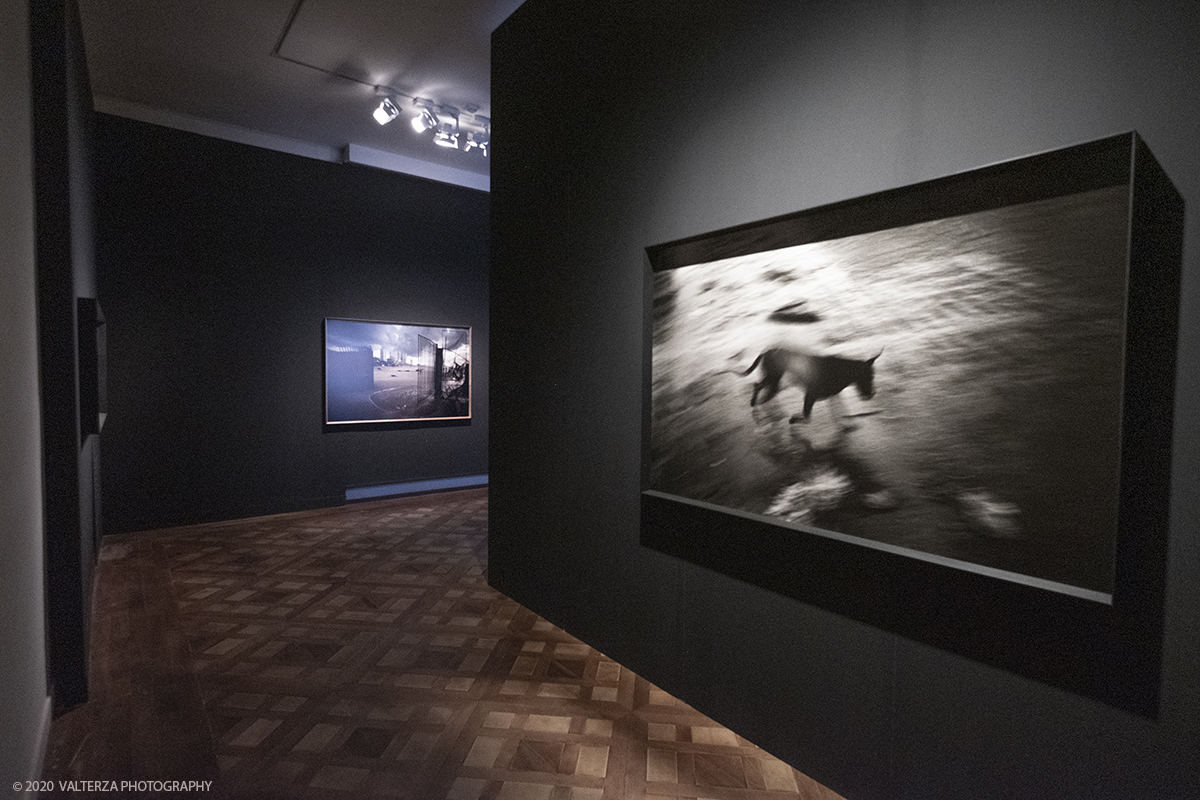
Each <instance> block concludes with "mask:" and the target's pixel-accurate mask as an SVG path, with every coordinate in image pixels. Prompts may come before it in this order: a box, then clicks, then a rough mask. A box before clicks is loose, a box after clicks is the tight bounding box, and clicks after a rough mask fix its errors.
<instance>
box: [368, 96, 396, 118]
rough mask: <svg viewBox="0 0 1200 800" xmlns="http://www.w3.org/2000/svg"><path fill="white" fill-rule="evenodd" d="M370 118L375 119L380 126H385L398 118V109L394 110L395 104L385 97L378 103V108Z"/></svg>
mask: <svg viewBox="0 0 1200 800" xmlns="http://www.w3.org/2000/svg"><path fill="white" fill-rule="evenodd" d="M371 116H373V117H375V121H376V122H378V123H379V124H380V125H387V124H388V123H389V122H391V121H392V120H394V119H395V118H396V117H398V116H400V109H398V108H396V104H395V103H393V102H392V98H390V97H385V98H383V100H382V101H380V103H379V108H377V109H375V111H374V112H372V114H371Z"/></svg>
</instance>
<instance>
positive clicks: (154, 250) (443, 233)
mask: <svg viewBox="0 0 1200 800" xmlns="http://www.w3.org/2000/svg"><path fill="white" fill-rule="evenodd" d="M96 144H97V150H96V152H97V230H98V238H97V242H98V243H97V262H98V274H99V283H100V297H101V302H102V304H103V311H104V315H105V317H106V320H107V329H108V410H109V413H108V418H107V421H106V423H105V427H104V431H103V434H102V436H103V440H104V484H103V515H104V525H105V532H106V533H118V532H123V531H134V530H144V529H150V528H158V527H164V526H170V525H179V524H189V523H196V522H204V521H211V520H218V519H232V518H237V517H245V516H252V515H258V514H269V513H278V512H286V511H294V510H301V509H308V508H316V507H322V506H330V505H338V504H341V503H342V502H343V501H344V498H345V491H346V489H347V488H354V487H365V486H375V485H381V484H393V483H401V482H406V481H415V480H426V479H439V478H447V477H459V476H469V475H479V474H485V473H487V471H488V462H487V448H488V368H487V364H488V235H489V234H488V230H489V219H488V215H489V197H488V195H487V193H485V192H479V191H476V190H471V189H464V188H460V187H456V186H450V185H446V184H440V183H434V182H431V181H427V180H423V179H420V178H414V177H410V176H406V175H398V174H395V173H389V172H383V171H377V170H373V169H370V168H367V167H361V166H356V165H350V164H331V163H326V162H321V161H315V160H310V159H306V158H301V157H298V156H292V155H287V154H283V153H278V152H274V151H269V150H263V149H259V148H255V147H250V146H246V145H241V144H234V143H230V142H226V141H222V140H217V139H211V138H207V137H204V136H199V135H195V134H191V133H184V132H180V131H176V130H171V129H167V128H161V127H157V126H154V125H148V124H145V123H141V122H135V121H132V120H128V119H123V118H119V117H112V116H107V115H104V114H98V115H97V139H96ZM326 317H348V318H354V319H372V320H384V321H394V322H412V323H428V324H432V325H442V324H447V325H470V326H472V328H473V332H472V333H473V336H472V345H473V347H472V360H473V362H474V363H473V364H472V375H471V378H472V405H473V419H472V420H471V421H470V424H468V425H459V426H444V427H436V426H429V425H425V426H421V425H410V426H408V427H401V428H399V429H397V428H396V427H395V426H393V428H392V429H375V430H333V431H330V432H325V431H323V420H324V406H323V402H324V384H323V370H324V319H325V318H326Z"/></svg>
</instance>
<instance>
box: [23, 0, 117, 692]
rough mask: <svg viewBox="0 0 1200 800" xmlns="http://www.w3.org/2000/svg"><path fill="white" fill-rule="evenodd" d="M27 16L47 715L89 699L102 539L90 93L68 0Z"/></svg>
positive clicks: (33, 8) (37, 6) (50, 1)
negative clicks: (90, 396)
mask: <svg viewBox="0 0 1200 800" xmlns="http://www.w3.org/2000/svg"><path fill="white" fill-rule="evenodd" d="M29 8H30V42H31V59H32V61H31V70H30V75H31V86H32V92H33V94H32V98H33V105H32V110H33V147H34V195H35V209H36V211H35V214H36V231H37V309H38V359H39V375H40V392H41V407H42V417H41V425H42V476H43V477H42V480H43V489H44V498H45V503H44V509H45V511H44V516H43V520H44V524H45V559H46V570H45V577H46V613H47V622H46V634H47V638H48V650H47V653H48V660H49V678H50V682H51V685H52V690H53V694H54V705H55V709H56V711H57V710H63V709H65V708H68V707H70V706H72V705H75V704H77V703H80V702H82V701H83V700H86V699H87V616H88V609H89V607H90V600H91V585H92V568H93V565H94V564H95V561H96V546H97V542H98V539H99V536H100V533H101V528H100V520H99V514H98V506H97V502H98V499H99V488H98V487H99V483H100V480H99V469H100V466H99V459H100V453H99V442H98V438H97V437H96V436H94V435H91V433H92V432H93V431H94V429H95V427H96V426H95V422H96V416H95V414H93V415H92V418H91V420H88V419H87V418H86V415H85V413H84V411H83V409H84V407H85V406H86V403H81V401H82V400H83V398H84V397H85V396H86V395H87V392H88V384H87V378H86V374H87V371H88V364H89V362H88V360H87V359H86V358H85V357H84V354H83V353H82V352H81V349H80V343H81V342H85V341H91V342H94V341H95V326H94V323H90V322H88V320H87V319H85V318H84V317H81V316H80V314H79V311H80V308H81V303H80V301H81V299H82V300H84V301H85V302H86V301H89V300H94V299H95V297H96V268H95V256H94V247H93V243H94V239H95V226H94V216H93V195H92V183H93V174H92V167H93V165H92V135H93V130H92V119H93V112H92V96H91V89H90V85H89V81H88V73H87V61H86V58H85V56H84V48H83V31H82V28H81V26H80V23H79V13H78V8H77V6H76V4H75V2H74V0H33V2H31V3H30V4H29Z"/></svg>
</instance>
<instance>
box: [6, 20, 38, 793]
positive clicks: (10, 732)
mask: <svg viewBox="0 0 1200 800" xmlns="http://www.w3.org/2000/svg"><path fill="white" fill-rule="evenodd" d="M29 51H30V38H29V7H28V5H26V4H24V3H9V4H5V5H3V6H0V108H3V109H4V113H2V114H0V141H2V142H4V147H3V148H2V149H0V387H3V390H2V391H3V397H4V413H3V414H0V550H3V553H4V555H3V557H0V687H3V690H2V692H3V694H2V697H3V700H2V701H0V708H3V712H2V713H0V786H6V787H7V786H11V785H12V784H13V782H15V781H25V780H32V779H36V778H37V777H38V776H39V774H40V770H41V752H42V748H43V747H44V742H45V737H46V732H47V730H48V726H49V722H50V703H49V687H48V686H47V675H46V633H45V603H44V583H43V563H44V562H43V541H42V532H43V525H42V458H41V451H42V442H41V423H40V419H41V406H40V401H39V394H38V353H37V275H36V267H35V265H36V258H35V228H34V225H35V223H34V194H33V136H32V113H31V87H30V73H29ZM18 796H19V795H18Z"/></svg>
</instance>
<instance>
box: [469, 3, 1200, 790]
mask: <svg viewBox="0 0 1200 800" xmlns="http://www.w3.org/2000/svg"><path fill="white" fill-rule="evenodd" d="M701 7H702V11H701V10H700V8H701ZM492 58H493V79H492V86H493V90H492V91H493V119H494V127H495V133H496V139H497V144H498V147H497V148H496V151H495V154H494V157H493V163H492V187H493V190H492V200H493V217H492V228H493V231H492V236H493V251H492V286H491V290H492V308H493V309H494V310H495V311H496V314H495V320H494V325H493V330H492V363H491V367H492V375H493V378H494V386H495V388H494V390H493V392H492V404H493V406H494V408H495V409H496V411H495V414H494V417H493V420H492V427H491V466H492V470H491V473H492V477H491V493H490V495H491V501H490V530H491V534H490V543H489V575H490V580H491V581H492V583H493V585H494V586H496V587H497V588H498V589H500V590H501V591H504V592H505V593H507V594H509V595H510V596H512V597H514V598H515V599H517V600H518V601H520V602H522V603H524V604H525V605H527V606H529V607H530V608H532V609H534V610H535V611H537V612H538V613H540V614H543V615H544V616H546V617H548V618H549V619H551V620H552V621H554V622H556V623H557V624H559V625H562V626H563V627H565V628H566V629H567V630H568V631H570V632H571V633H573V634H575V635H577V636H580V637H581V638H583V639H584V640H586V641H588V642H589V643H590V644H592V645H594V646H596V647H597V648H599V649H600V650H602V651H603V652H606V653H607V654H608V655H610V656H612V657H613V658H616V659H617V660H619V661H621V662H622V663H624V664H626V665H627V666H629V667H631V668H632V669H634V670H635V671H637V672H639V673H640V674H642V675H644V676H645V677H646V678H648V679H649V680H651V681H653V682H655V683H657V684H659V685H661V686H662V687H663V688H665V689H666V690H668V691H671V692H673V693H676V694H677V695H679V696H680V697H682V698H683V699H684V700H685V701H687V702H689V703H692V704H693V705H695V706H696V707H697V708H699V709H700V710H701V711H703V712H705V713H708V714H710V715H712V716H713V717H714V718H716V719H717V720H719V721H720V722H723V723H725V724H727V725H729V726H731V727H732V728H733V729H734V730H736V731H737V732H738V733H740V734H742V735H744V736H746V737H748V738H749V739H750V740H751V741H754V742H756V743H758V744H760V745H762V746H763V747H765V748H766V749H767V750H769V751H770V752H772V753H774V754H776V755H778V756H780V757H782V758H784V759H786V760H788V761H789V762H791V763H792V764H794V765H795V766H796V767H798V768H799V769H801V770H803V771H804V772H806V773H807V774H809V775H811V776H813V777H814V778H816V779H817V780H819V781H821V782H823V783H825V784H827V785H828V786H829V787H830V788H832V789H834V790H835V791H838V792H840V793H842V794H843V795H845V796H846V797H847V798H849V800H871V799H873V798H879V799H883V798H887V800H895V799H896V798H914V800H916V799H917V798H920V800H933V799H936V798H975V799H978V798H1013V797H1023V798H1043V797H1047V798H1048V797H1053V798H1066V799H1069V798H1079V799H1080V800H1083V798H1089V799H1094V798H1131V797H1139V798H1151V797H1153V798H1185V797H1195V796H1197V795H1200V537H1197V535H1196V534H1197V531H1196V525H1197V520H1200V483H1198V482H1197V481H1195V479H1194V476H1195V475H1196V474H1197V473H1198V472H1200V430H1198V428H1200V415H1198V414H1197V411H1198V406H1197V402H1196V400H1195V398H1196V397H1197V396H1198V393H1200V353H1198V352H1197V348H1198V347H1200V284H1198V276H1200V269H1198V264H1197V260H1198V259H1200V256H1198V255H1197V253H1198V252H1200V251H1198V249H1197V247H1196V245H1197V242H1200V211H1198V210H1197V209H1198V208H1200V157H1198V156H1197V152H1196V148H1195V143H1196V141H1198V140H1200V6H1197V5H1195V4H1187V3H1181V2H1150V3H1140V2H1139V3H1134V2H1129V1H1127V0H1104V1H1103V2H1094V3H1086V4H1083V3H1069V4H1068V3H1056V4H1043V3H1034V2H1015V1H1008V2H998V3H984V2H953V1H952V2H928V0H897V2H891V3H876V2H865V1H864V2H847V3H795V2H790V0H786V1H785V0H778V1H776V2H771V1H769V0H764V2H758V3H753V4H749V3H728V4H713V3H704V4H693V3H688V2H666V3H664V2H659V1H658V0H639V2H630V3H590V2H584V1H583V0H554V1H553V2H551V1H550V0H527V2H526V3H525V4H524V5H523V6H522V7H521V8H520V9H518V11H517V12H516V13H514V14H513V16H512V17H510V18H509V20H508V21H507V22H506V23H505V24H504V25H502V26H501V27H500V28H499V29H498V30H497V32H496V33H495V34H494V36H493V41H492ZM547 109H552V110H553V113H554V119H555V123H556V126H557V129H558V130H562V131H571V132H573V134H572V135H570V136H560V137H549V136H546V135H545V131H544V128H543V125H544V115H545V113H547ZM1127 130H1137V131H1138V132H1139V133H1140V134H1141V135H1142V136H1143V137H1144V139H1145V140H1146V142H1147V143H1148V144H1149V146H1150V148H1151V150H1152V151H1153V152H1154V153H1155V155H1156V156H1157V158H1158V160H1159V162H1160V163H1161V164H1162V165H1163V167H1164V168H1165V169H1166V171H1167V173H1168V174H1169V175H1170V176H1171V178H1172V180H1173V181H1174V182H1175V185H1176V186H1177V188H1178V189H1179V190H1180V192H1181V193H1182V194H1183V196H1184V198H1185V200H1187V201H1188V202H1189V203H1190V205H1189V206H1188V209H1187V218H1186V231H1185V245H1184V247H1185V252H1184V273H1183V296H1182V304H1181V309H1180V315H1181V317H1180V319H1181V331H1180V350H1179V357H1178V364H1179V366H1178V372H1177V380H1176V396H1175V402H1176V412H1175V434H1174V444H1173V453H1174V466H1173V485H1172V497H1171V530H1170V543H1169V550H1170V551H1169V566H1168V570H1169V571H1168V575H1167V598H1166V608H1165V634H1164V646H1163V659H1162V674H1161V705H1160V708H1159V713H1158V715H1157V716H1156V717H1154V718H1147V717H1142V716H1136V715H1133V714H1129V713H1126V712H1123V711H1120V710H1117V709H1115V708H1112V707H1110V706H1106V705H1103V704H1101V703H1098V702H1095V701H1093V700H1089V699H1086V698H1083V697H1080V696H1077V695H1074V694H1070V693H1067V692H1064V691H1061V690H1058V689H1055V688H1052V687H1049V686H1047V685H1044V684H1041V683H1037V682H1033V681H1030V680H1027V679H1024V678H1020V677H1017V676H1015V675H1013V674H1010V673H1007V672H1004V671H1001V670H998V669H995V668H992V667H988V666H985V665H982V664H979V663H976V662H973V661H970V660H968V659H965V658H962V657H960V656H957V655H953V654H951V653H948V652H944V651H941V650H938V649H935V648H931V647H929V646H926V645H923V644H919V643H916V642H914V641H911V640H907V639H905V638H903V637H900V636H897V635H894V634H891V633H888V632H885V631H883V630H880V629H876V628H873V627H870V626H867V625H863V624H860V623H857V622H854V621H851V620H848V619H846V618H843V617H839V616H837V615H835V614H832V613H829V612H827V611H824V610H821V609H819V608H815V607H811V606H807V605H804V604H802V603H799V602H795V601H792V600H788V599H786V598H784V597H781V596H778V595H774V594H772V593H770V592H767V591H764V590H760V589H757V588H754V587H752V586H749V585H747V584H744V583H740V582H738V581H736V580H733V579H729V578H726V577H723V576H721V575H718V574H715V573H712V572H709V571H707V570H704V569H702V568H699V567H696V566H693V565H691V564H689V563H684V562H682V561H679V560H677V559H673V558H671V557H668V556H665V555H662V554H660V553H657V552H654V551H651V550H648V549H645V548H643V547H641V546H640V544H639V490H640V488H641V469H642V466H641V463H640V452H641V445H642V429H641V420H642V385H643V375H644V373H643V354H644V353H645V352H646V346H645V341H644V338H643V330H644V324H643V322H644V312H645V309H646V300H645V298H646V294H645V288H644V287H645V281H646V275H647V269H648V268H647V263H646V256H645V251H644V248H645V247H646V246H648V245H652V244H658V243H662V242H667V241H671V240H675V239H679V238H682V237H685V236H690V235H694V234H701V233H705V232H708V231H712V230H716V229H719V228H723V227H727V226H731V225H735V224H738V223H745V222H752V221H755V220H760V219H764V218H767V217H770V216H773V215H779V214H784V213H788V212H792V211H796V210H801V209H806V208H811V207H814V206H817V205H821V204H825V203H830V202H835V201H839V200H844V199H849V198H854V197H858V196H861V195H864V194H868V193H871V192H875V191H880V190H883V189H888V188H892V187H897V186H904V185H908V184H911V183H915V182H917V181H921V180H925V179H931V178H936V177H940V176H944V175H948V174H952V173H955V172H959V171H963V170H968V169H971V168H974V167H978V166H981V165H985V164H989V163H993V162H996V161H999V160H1004V159H1010V158H1016V157H1020V156H1023V155H1027V154H1030V153H1034V152H1039V151H1043V150H1049V149H1055V148H1060V147H1064V146H1067V145H1071V144H1075V143H1079V142H1083V141H1089V140H1092V139H1097V138H1100V137H1102V136H1106V135H1109V134H1114V133H1119V132H1122V131H1127ZM534 431H536V434H537V435H536V436H534V435H531V432H534ZM1011 646H1012V647H1013V648H1020V647H1021V642H1020V641H1013V642H1011Z"/></svg>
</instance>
